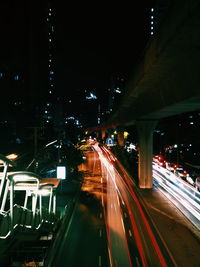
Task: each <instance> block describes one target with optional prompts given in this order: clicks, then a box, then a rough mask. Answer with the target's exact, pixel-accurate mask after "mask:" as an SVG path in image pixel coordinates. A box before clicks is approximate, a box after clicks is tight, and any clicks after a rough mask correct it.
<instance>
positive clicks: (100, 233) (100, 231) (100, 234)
mask: <svg viewBox="0 0 200 267" xmlns="http://www.w3.org/2000/svg"><path fill="white" fill-rule="evenodd" d="M99 236H100V237H102V229H100V230H99Z"/></svg>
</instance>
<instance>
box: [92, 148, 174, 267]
mask: <svg viewBox="0 0 200 267" xmlns="http://www.w3.org/2000/svg"><path fill="white" fill-rule="evenodd" d="M95 150H96V151H97V153H98V155H99V159H100V161H101V163H102V169H104V170H105V171H106V172H107V174H106V178H107V183H110V182H111V181H112V184H113V186H114V188H115V194H116V195H117V196H118V197H119V198H120V200H121V202H122V204H123V206H124V207H125V208H126V209H127V210H128V216H129V220H130V223H131V225H132V230H133V235H134V238H135V241H136V244H137V247H138V251H139V254H140V258H141V263H142V266H145V267H146V266H148V262H149V261H151V258H152V259H153V260H155V262H156V266H158V262H159V265H160V266H162V267H167V266H168V265H167V263H166V260H165V257H164V256H163V253H162V251H161V249H160V247H159V245H158V242H157V240H156V238H155V236H154V234H153V231H152V229H151V227H150V224H149V222H148V220H147V218H146V216H145V214H144V211H143V209H142V207H141V204H140V202H139V200H138V198H137V196H136V194H135V192H134V191H133V188H132V183H131V182H130V178H129V177H128V175H127V174H126V173H123V174H124V175H123V174H121V175H120V174H119V172H118V171H117V169H116V168H115V167H114V164H115V163H116V160H115V159H114V157H111V156H110V155H112V154H111V152H110V151H109V150H107V149H106V148H104V147H103V148H102V150H101V149H100V148H99V147H98V146H95ZM120 172H121V171H120ZM122 175H123V177H122ZM130 203H131V204H130ZM133 206H134V207H133ZM135 208H136V209H137V215H135V214H134V213H135ZM121 213H122V212H121ZM123 214H124V213H123ZM137 216H140V224H141V222H142V224H143V225H144V228H143V227H142V226H141V225H139V222H138V218H137ZM125 217H126V216H125ZM122 221H123V220H122ZM136 221H137V222H136ZM122 225H123V227H124V223H123V224H122ZM145 229H146V230H145ZM129 230H130V229H128V230H127V232H128V233H129ZM143 232H145V234H144V233H143ZM129 235H130V233H129ZM149 242H150V243H151V245H150V243H149ZM160 242H161V241H160ZM147 244H148V246H147ZM151 246H152V248H151ZM163 246H164V247H165V248H166V251H167V253H168V257H169V259H170V261H171V262H172V264H173V265H172V266H177V265H176V262H175V260H174V259H173V257H172V255H171V253H170V252H169V249H168V248H167V247H166V244H164V245H163ZM148 250H150V251H151V253H150V252H149V251H148ZM150 254H151V255H150ZM147 255H148V256H147ZM147 258H148V260H147Z"/></svg>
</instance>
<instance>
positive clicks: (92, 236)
mask: <svg viewBox="0 0 200 267" xmlns="http://www.w3.org/2000/svg"><path fill="white" fill-rule="evenodd" d="M96 156H97V155H96V153H94V152H88V153H87V163H86V164H83V165H82V166H80V171H83V172H84V182H83V185H82V189H81V192H80V195H79V198H78V200H77V202H76V204H75V208H74V211H73V214H72V217H71V219H70V222H69V225H65V226H64V228H63V230H62V234H61V241H60V242H59V247H57V248H56V249H55V248H53V249H51V251H50V252H49V253H50V254H51V256H48V262H47V263H46V265H45V266H48V267H50V266H51V267H55V266H59V267H64V266H65V267H66V266H69V267H72V266H74V267H76V266H81V267H84V266H85V267H90V266H91V267H93V266H95V267H101V266H104V267H105V266H110V263H109V255H108V248H107V234H106V228H105V224H104V212H103V208H102V204H101V194H102V191H103V188H102V186H103V184H102V183H101V169H100V163H99V160H98V157H96Z"/></svg>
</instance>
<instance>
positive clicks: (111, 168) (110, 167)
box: [97, 150, 148, 267]
mask: <svg viewBox="0 0 200 267" xmlns="http://www.w3.org/2000/svg"><path fill="white" fill-rule="evenodd" d="M97 152H98V154H99V158H100V160H101V162H102V164H103V165H104V167H105V169H106V171H107V173H108V174H109V177H110V178H111V180H112V182H113V183H114V186H115V189H116V191H117V195H119V196H120V199H122V196H121V193H120V191H119V188H118V187H117V184H116V181H115V173H117V172H116V169H115V168H114V166H113V165H111V163H110V162H109V161H108V160H107V158H105V156H104V155H103V154H102V151H101V150H100V151H97ZM106 156H107V153H106ZM127 202H128V200H125V203H126V205H128V204H127ZM123 203H124V201H123ZM128 210H129V213H130V217H131V224H132V227H133V231H134V236H135V240H136V243H137V246H138V250H139V253H140V257H141V261H142V264H143V267H147V266H148V264H147V261H146V257H145V253H144V251H143V247H142V242H141V239H140V235H139V232H138V229H137V225H136V223H135V221H134V218H133V216H132V214H131V212H130V206H128ZM121 214H122V213H121ZM121 216H122V215H121ZM121 219H122V217H121ZM122 221H123V220H122ZM122 227H123V230H124V231H125V229H124V224H122Z"/></svg>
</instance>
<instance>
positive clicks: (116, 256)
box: [97, 148, 132, 267]
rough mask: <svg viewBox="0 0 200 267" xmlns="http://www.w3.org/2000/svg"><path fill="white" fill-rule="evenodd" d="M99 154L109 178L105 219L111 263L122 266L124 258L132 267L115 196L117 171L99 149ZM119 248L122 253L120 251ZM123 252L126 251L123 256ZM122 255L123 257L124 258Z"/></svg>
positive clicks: (117, 200) (121, 217)
mask: <svg viewBox="0 0 200 267" xmlns="http://www.w3.org/2000/svg"><path fill="white" fill-rule="evenodd" d="M97 152H98V154H99V159H100V161H101V164H102V171H103V172H105V173H106V177H107V198H106V199H107V201H106V202H107V204H106V205H105V208H104V214H105V216H104V217H105V223H106V229H107V235H108V251H109V258H110V263H111V265H116V264H117V265H120V266H121V264H122V258H123V262H124V264H125V265H126V266H130V267H132V262H131V257H130V251H129V248H128V242H127V236H126V234H125V228H124V223H123V216H122V211H121V207H120V206H119V205H116V204H117V202H118V204H119V198H118V195H116V194H115V192H116V190H117V185H116V181H115V170H114V167H113V165H112V163H111V162H109V161H108V159H107V158H106V157H105V156H104V155H103V153H102V151H101V150H100V151H99V149H98V148H97ZM116 242H117V243H116ZM118 242H119V243H118ZM116 244H117V245H116ZM119 247H120V252H119V251H118V250H119ZM122 251H124V253H123V254H122ZM121 255H123V257H122V256H121ZM121 257H122V258H121Z"/></svg>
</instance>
